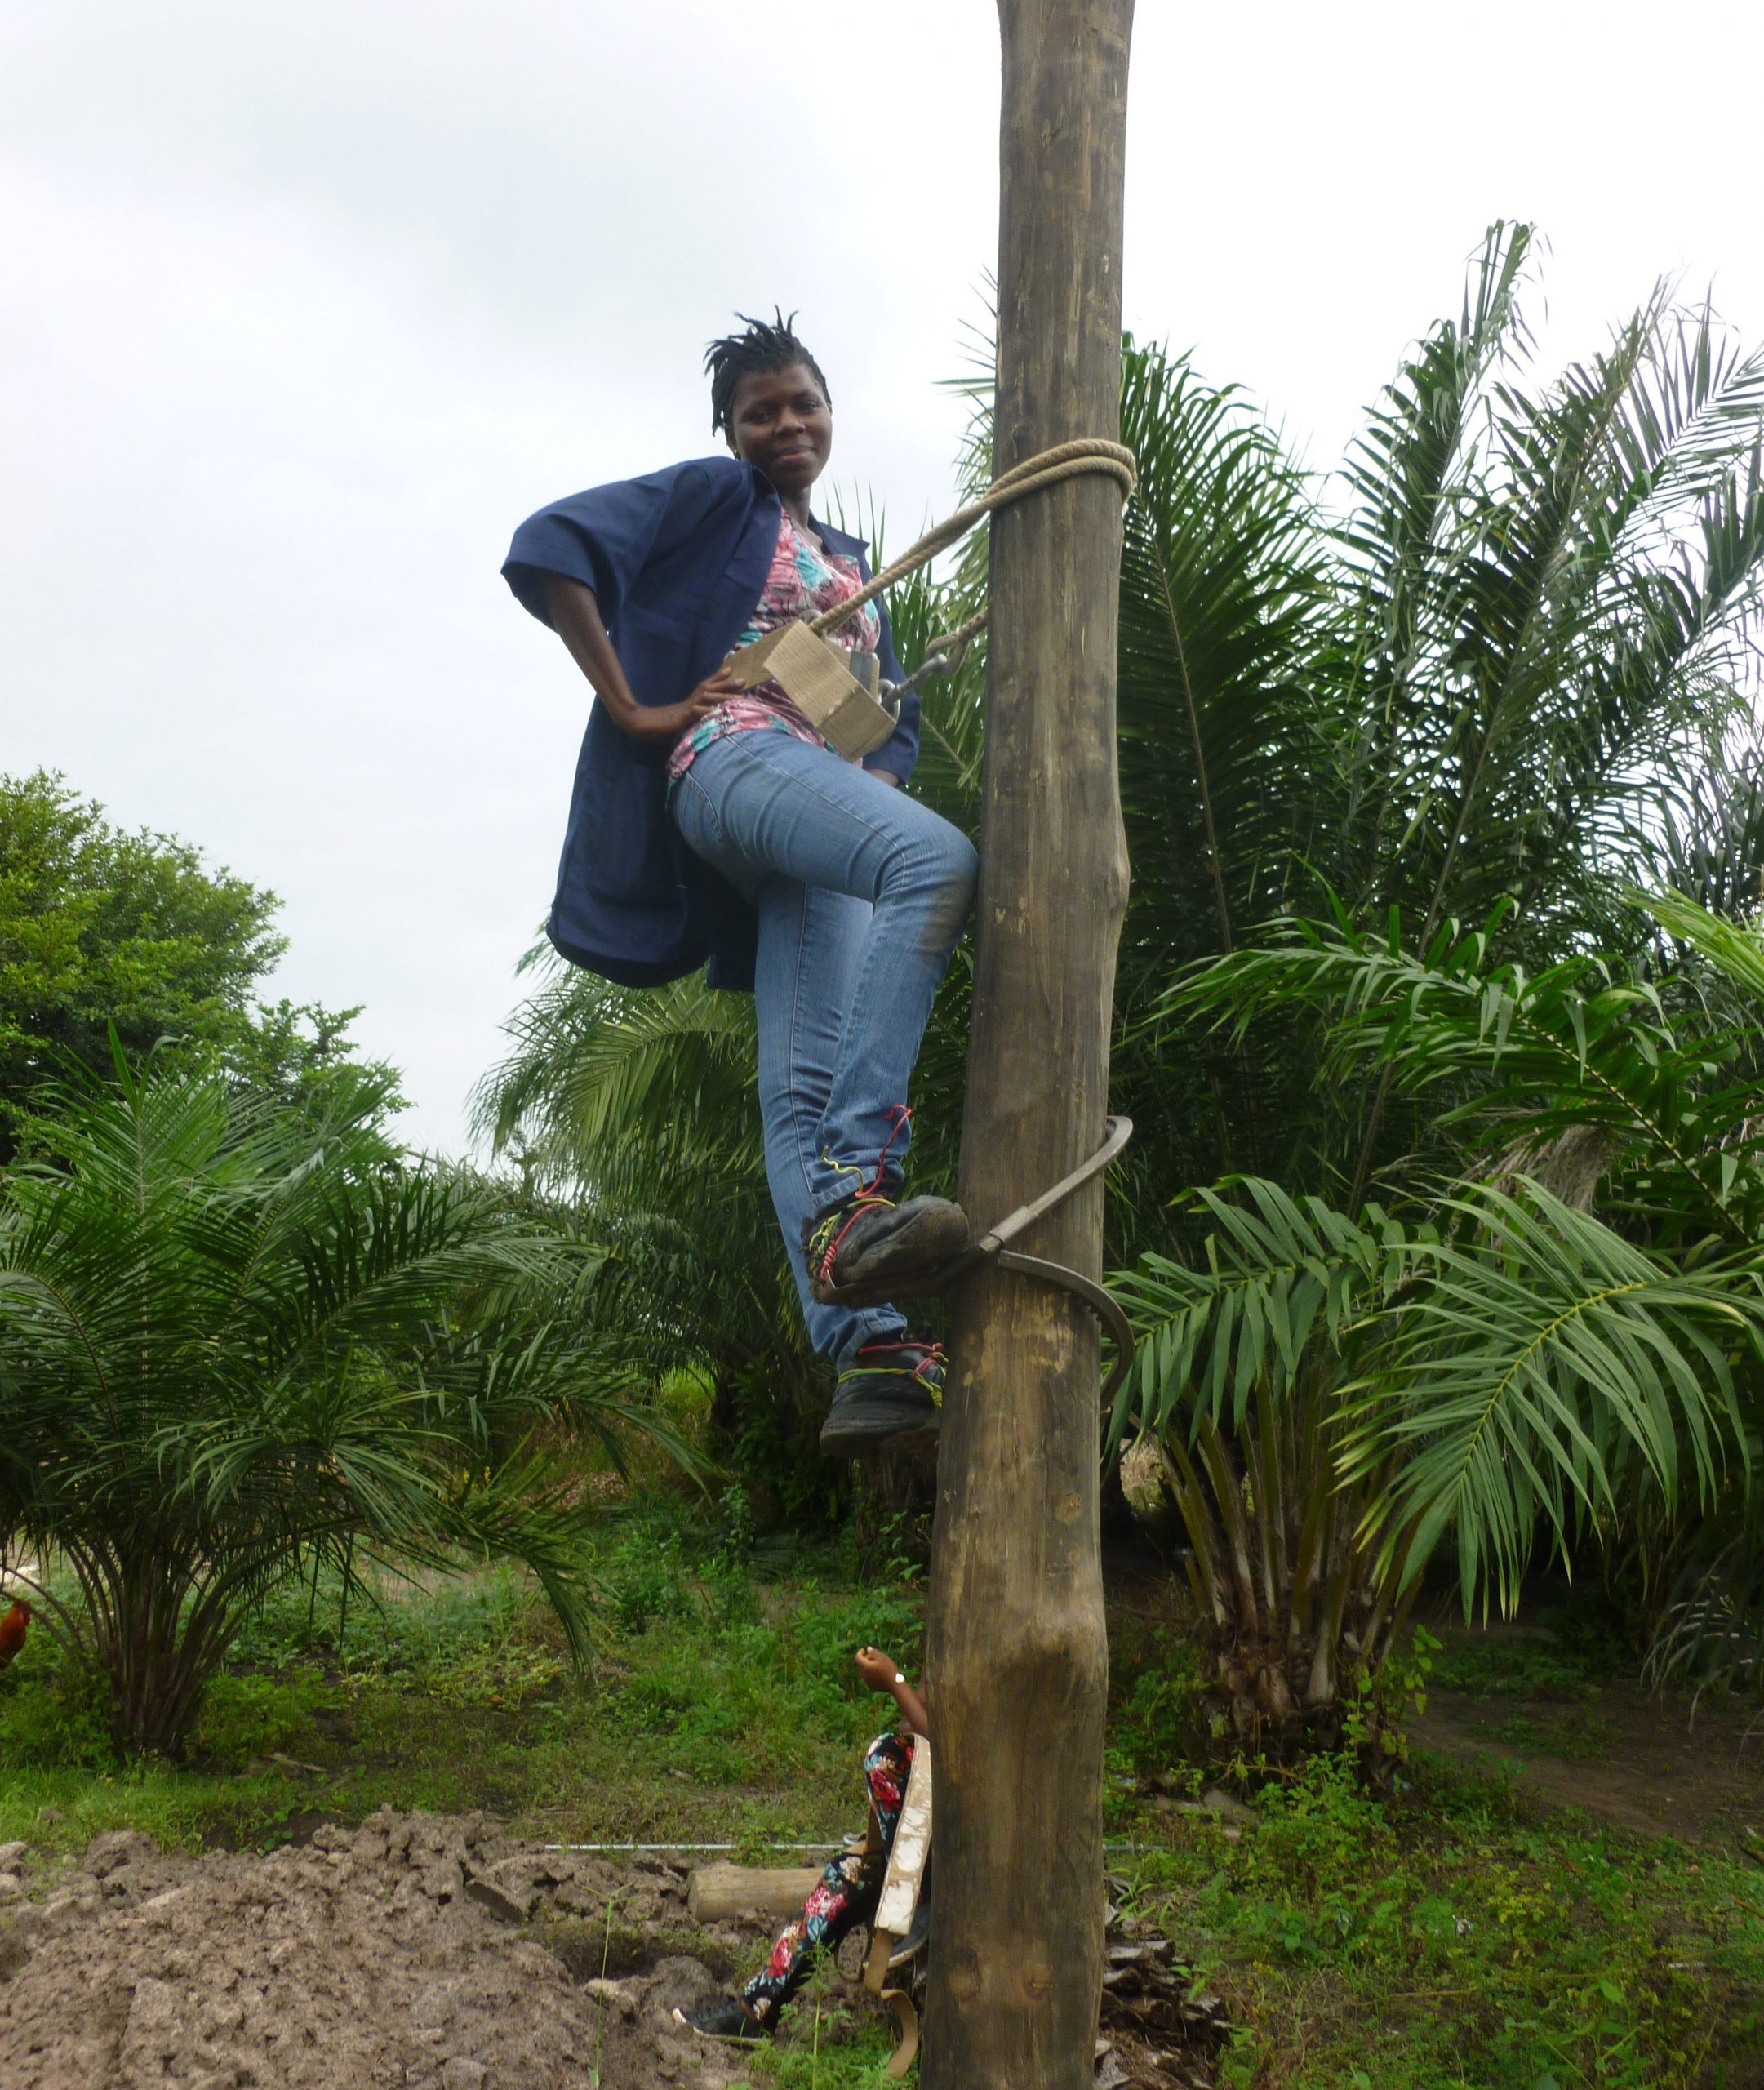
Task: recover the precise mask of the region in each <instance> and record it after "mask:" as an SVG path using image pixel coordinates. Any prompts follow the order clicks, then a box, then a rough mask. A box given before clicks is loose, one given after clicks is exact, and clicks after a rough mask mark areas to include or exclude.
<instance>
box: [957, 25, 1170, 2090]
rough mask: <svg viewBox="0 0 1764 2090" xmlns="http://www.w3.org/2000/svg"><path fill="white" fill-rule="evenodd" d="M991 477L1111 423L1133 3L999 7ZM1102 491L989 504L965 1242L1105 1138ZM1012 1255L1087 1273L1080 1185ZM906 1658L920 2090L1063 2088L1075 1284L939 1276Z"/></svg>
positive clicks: (1078, 1976) (1117, 527)
mask: <svg viewBox="0 0 1764 2090" xmlns="http://www.w3.org/2000/svg"><path fill="white" fill-rule="evenodd" d="M998 12H999V22H1000V27H1001V30H1002V41H1003V47H1004V92H1003V104H1002V119H1001V124H1000V140H999V161H1000V202H999V233H998V405H997V419H996V422H995V425H994V437H993V442H994V447H993V469H994V474H995V475H996V474H998V473H1000V472H1003V471H1005V470H1007V469H1009V468H1010V467H1011V465H1016V464H1019V463H1020V462H1022V461H1023V460H1024V459H1025V458H1028V457H1029V456H1033V455H1034V454H1035V453H1036V452H1037V451H1041V450H1043V449H1046V448H1047V447H1050V446H1051V445H1052V444H1054V443H1057V442H1065V441H1068V440H1069V439H1071V438H1076V437H1080V436H1103V437H1109V438H1113V437H1114V436H1115V435H1116V434H1117V431H1118V429H1119V424H1120V396H1121V233H1122V186H1123V162H1124V158H1125V149H1126V91H1127V47H1128V41H1129V38H1130V35H1131V29H1132V20H1133V0H999V9H998ZM1120 518H1121V491H1120V488H1119V487H1117V485H1116V484H1115V483H1114V482H1113V481H1112V480H1110V479H1108V478H1103V477H1100V476H1095V475H1093V476H1091V477H1087V478H1074V479H1071V480H1069V481H1067V482H1065V483H1064V484H1063V485H1060V486H1058V487H1054V488H1052V489H1051V491H1048V492H1046V493H1041V494H1038V495H1035V496H1033V497H1032V498H1030V499H1029V500H1024V501H1022V502H1020V503H1019V504H1018V505H1016V506H1015V507H1012V508H1010V509H1006V510H1005V511H1004V512H1003V513H1002V514H998V515H996V516H994V518H993V522H992V526H991V527H992V555H991V556H992V563H991V627H990V637H989V672H988V687H987V700H986V764H985V783H984V816H983V834H982V852H981V853H982V863H983V868H982V870H981V874H980V906H979V917H978V928H977V946H976V958H975V985H974V1004H973V1027H972V1038H971V1047H970V1051H969V1058H968V1087H967V1109H966V1118H965V1120H964V1123H963V1128H962V1202H963V1203H964V1204H965V1205H966V1208H967V1211H968V1213H969V1216H970V1217H971V1219H972V1221H973V1222H974V1225H975V1232H976V1233H978V1232H980V1230H982V1229H984V1228H985V1227H987V1226H989V1225H992V1224H993V1222H994V1221H997V1220H999V1219H1001V1218H1002V1217H1003V1216H1004V1215H1005V1214H1006V1212H1010V1211H1011V1209H1012V1208H1013V1207H1015V1206H1017V1205H1019V1204H1021V1203H1025V1202H1027V1201H1028V1200H1029V1198H1033V1197H1034V1196H1036V1195H1037V1194H1038V1193H1039V1192H1041V1191H1042V1190H1046V1188H1047V1187H1048V1186H1049V1185H1051V1184H1053V1183H1054V1182H1055V1181H1058V1180H1059V1179H1060V1177H1061V1176H1064V1175H1065V1174H1066V1173H1067V1172H1069V1171H1070V1170H1071V1169H1073V1168H1074V1167H1077V1166H1078V1163H1080V1162H1081V1161H1082V1160H1084V1159H1085V1158H1086V1157H1087V1156H1089V1155H1090V1154H1094V1153H1095V1150H1096V1149H1097V1148H1098V1147H1099V1146H1100V1145H1101V1144H1102V1140H1103V1119H1104V1113H1105V1105H1106V1102H1107V1096H1108V1086H1109V1015H1110V1007H1111V1003H1112V999H1113V989H1114V972H1115V950H1116V945H1117V942H1118V940H1119V936H1120V931H1121V922H1122V915H1123V914H1124V913H1125V911H1126V894H1127V860H1126V842H1125V838H1124V837H1123V834H1122V825H1121V803H1120V794H1119V790H1118V787H1117V777H1116V767H1115V617H1116V602H1117V592H1118V587H1119V580H1120V559H1121V519H1120ZM1023 1246H1024V1247H1026V1248H1028V1249H1029V1250H1030V1251H1031V1252H1033V1253H1034V1254H1036V1255H1038V1256H1044V1257H1047V1258H1049V1259H1051V1260H1053V1261H1059V1262H1062V1263H1065V1264H1068V1265H1070V1266H1071V1267H1073V1268H1074V1269H1076V1270H1082V1271H1083V1272H1085V1273H1086V1274H1088V1275H1090V1276H1092V1277H1095V1276H1098V1275H1100V1270H1101V1263H1102V1186H1101V1184H1100V1181H1099V1182H1095V1183H1092V1184H1091V1185H1087V1186H1086V1188H1085V1189H1084V1190H1082V1191H1080V1192H1079V1193H1078V1194H1077V1195H1076V1196H1075V1197H1073V1198H1070V1199H1069V1200H1068V1201H1067V1202H1066V1203H1064V1204H1063V1205H1061V1206H1060V1207H1056V1209H1055V1211H1053V1212H1051V1213H1050V1214H1049V1215H1048V1216H1047V1217H1046V1219H1045V1220H1043V1221H1041V1222H1040V1223H1039V1224H1038V1226H1037V1227H1036V1229H1035V1230H1034V1232H1033V1234H1030V1235H1029V1236H1028V1237H1027V1238H1025V1240H1024V1243H1023ZM951 1351H952V1357H953V1370H952V1373H951V1380H950V1385H949V1394H948V1396H947V1398H946V1400H945V1403H944V1428H943V1439H942V1445H941V1448H940V1453H939V1464H938V1505H937V1530H936V1538H935V1549H934V1553H933V1559H932V1564H931V1608H930V1619H929V1625H928V1636H927V1637H928V1646H927V1674H928V1676H929V1679H930V1684H931V1694H932V1695H931V1705H932V1720H933V1724H934V1727H935V1735H934V1740H935V1744H936V1752H937V1753H936V1769H937V1785H936V1848H935V1857H934V1860H933V1863H934V1865H935V1874H936V1879H935V1886H934V1888H933V1890H932V1915H931V1993H930V2002H929V2009H928V2016H927V2020H926V2039H925V2049H924V2055H925V2057H924V2061H923V2063H922V2069H923V2081H924V2085H925V2090H1082V2086H1085V2085H1087V2084H1088V2083H1090V2082H1091V2079H1092V2074H1093V2067H1092V2059H1091V2056H1092V2048H1093V2042H1094V2039H1095V2030H1096V2012H1097V2003H1098V1999H1099V1996H1100V1992H1101V1981H1102V1959H1103V1877H1102V1874H1103V1864H1102V1754H1103V1722H1104V1713H1105V1711H1106V1705H1107V1691H1108V1643H1107V1636H1106V1631H1105V1628H1104V1620H1103V1594H1102V1574H1101V1567H1100V1559H1099V1544H1100V1539H1099V1529H1098V1517H1097V1465H1098V1456H1099V1448H1100V1447H1099V1415H1098V1355H1097V1338H1096V1334H1095V1327H1094V1325H1093V1323H1091V1320H1090V1319H1089V1318H1088V1316H1087V1315H1086V1313H1085V1311H1084V1310H1083V1308H1082V1307H1081V1306H1080V1305H1078V1303H1077V1301H1075V1300H1073V1298H1071V1297H1070V1296H1069V1295H1068V1294H1066V1293H1064V1292H1059V1291H1055V1290H1054V1289H1053V1288H1052V1287H1048V1286H1046V1285H1043V1284H1040V1283H1036V1282H1035V1281H1033V1280H1032V1279H1029V1278H1024V1277H1020V1276H1013V1275H1011V1274H1008V1273H1006V1272H1001V1271H998V1270H992V1271H989V1272H987V1273H985V1274H982V1275H980V1276H977V1277H975V1278H971V1279H970V1280H969V1281H968V1282H967V1283H966V1284H965V1285H964V1286H963V1287H962V1291H961V1292H960V1293H959V1294H958V1298H957V1302H956V1312H955V1319H954V1325H953V1336H952V1342H951Z"/></svg>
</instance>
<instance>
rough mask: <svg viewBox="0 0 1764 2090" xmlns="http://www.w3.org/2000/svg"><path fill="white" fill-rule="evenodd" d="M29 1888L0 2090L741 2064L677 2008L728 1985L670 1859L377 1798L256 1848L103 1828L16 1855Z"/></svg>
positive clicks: (746, 1940)
mask: <svg viewBox="0 0 1764 2090" xmlns="http://www.w3.org/2000/svg"><path fill="white" fill-rule="evenodd" d="M20 1861H21V1857H15V1858H14V1862H15V1863H17V1862H20ZM24 1887H25V1891H26V1892H27V1893H28V1894H29V1895H30V1896H31V1897H32V1898H29V1899H24V1898H16V1899H13V1900H11V1901H8V1902H7V1903H5V1904H4V1905H0V2083H3V2084H4V2085H5V2086H6V2090H149V2086H153V2087H154V2090H157V2087H158V2086H160V2085H164V2084H171V2083H176V2084H178V2085H180V2086H184V2090H307V2086H311V2090H321V2086H322V2090H370V2086H379V2085H381V2084H399V2085H407V2084H408V2085H415V2086H422V2090H565V2086H570V2090H580V2086H584V2085H587V2084H589V2083H594V2082H595V2081H596V2080H597V2076H596V2074H595V2073H594V2072H595V2071H598V2083H599V2085H600V2086H601V2090H651V2086H654V2085H657V2084H668V2083H673V2082H675V2081H677V2080H683V2079H687V2078H690V2079H691V2082H692V2083H695V2084H702V2085H704V2090H726V2086H727V2085H729V2084H731V2083H735V2082H737V2081H740V2080H741V2079H743V2078H744V2066H743V2059H744V2057H741V2056H740V2054H739V2053H738V2052H735V2051H732V2050H731V2049H728V2048H720V2047H714V2046H707V2045H705V2044H704V2043H703V2042H701V2041H700V2040H698V2039H695V2037H694V2036H693V2035H692V2034H690V2033H682V2030H681V2028H680V2027H678V2026H676V2025H674V2024H673V2022H672V2012H673V2009H674V2008H675V2007H676V2006H677V2005H678V2006H680V2007H682V2008H699V2007H700V2006H701V2005H702V2004H703V2003H705V2002H708V2001H709V2000H711V1999H713V1998H715V1997H716V1996H718V1995H722V1994H727V1993H728V1986H727V1984H726V1981H719V1980H718V1978H717V1977H716V1976H715V1975H713V1972H711V1969H710V1967H709V1966H708V1965H707V1964H706V1963H704V1959H701V1958H700V1957H697V1956H695V1955H694V1954H691V1953H690V1952H687V1951H685V1950H680V1949H679V1945H678V1939H679V1938H680V1937H682V1936H685V1937H687V1938H688V1940H689V1941H690V1938H691V1933H690V1932H689V1931H688V1928H687V1918H686V1883H685V1879H684V1876H683V1874H680V1873H679V1872H678V1871H676V1870H673V1868H671V1867H669V1866H667V1865H660V1864H658V1865H654V1866H653V1867H651V1868H650V1869H648V1870H635V1871H620V1870H615V1869H614V1868H613V1867H612V1866H611V1865H607V1864H604V1863H602V1861H598V1860H597V1859H595V1858H593V1857H586V1856H581V1855H576V1854H570V1853H557V1854H547V1853H544V1852H535V1851H534V1850H533V1849H532V1848H531V1847H522V1846H520V1845H518V1844H515V1843H511V1842H509V1841H508V1840H507V1839H504V1837H503V1836H502V1834H500V1831H499V1830H498V1829H497V1828H496V1826H495V1824H494V1823H492V1822H491V1821H489V1820H487V1818H486V1817H482V1816H468V1817H453V1818H447V1817H433V1816H423V1815H398V1814H393V1813H392V1812H389V1811H385V1812H380V1813H379V1814H377V1815H374V1816H372V1817H370V1818H369V1819H368V1820H367V1821H366V1822H365V1823H363V1824H362V1826H361V1828H359V1829H358V1830H345V1829H339V1828H329V1829H321V1830H319V1831H318V1834H316V1835H315V1836H314V1838H313V1841H312V1842H311V1843H309V1844H308V1845H305V1846H303V1847H300V1848H293V1847H290V1848H287V1849H283V1850H279V1851H276V1852H273V1853H271V1854H270V1855H269V1856H267V1857H264V1856H260V1855H246V1854H238V1855H234V1854H224V1853H222V1854H216V1855H213V1856H210V1857H202V1858H196V1859H190V1858H176V1857H165V1856H163V1855H162V1854H161V1853H160V1852H158V1850H157V1849H156V1848H155V1847H154V1846H153V1843H151V1842H150V1841H149V1839H147V1838H146V1837H144V1836H140V1835H135V1834H127V1833H120V1834H113V1835H108V1836H101V1837H100V1838H99V1839H98V1840H97V1841H96V1843H93V1844H92V1846H91V1848H90V1849H89V1850H88V1851H87V1853H86V1855H85V1857H84V1858H83V1859H82V1861H80V1863H79V1865H78V1868H77V1869H74V1870H66V1869H64V1870H60V1872H51V1871H48V1870H43V1869H38V1868H32V1867H29V1866H27V1868H26V1874H25V1879H24ZM46 1888H47V1895H46V1897H45V1898H41V1899H38V1898H36V1897H38V1896H41V1895H43V1894H44V1890H45V1889H46ZM535 1925H536V1926H537V1928H534V1927H533V1926H535ZM757 1935H758V1932H754V1933H753V1936H757ZM700 1936H701V1937H702V1938H703V1940H704V1949H705V1950H706V1951H707V1956H708V1957H709V1959H712V1960H713V1961H715V1962H718V1963H720V1964H722V1966H723V1968H724V1971H725V1972H726V1971H727V1968H728V1967H729V1966H730V1965H731V1964H733V1963H735V1962H736V1961H737V1960H744V1959H749V1958H751V1956H752V1952H753V1937H750V1936H749V1933H748V1932H746V1931H744V1930H743V1929H741V1928H739V1927H737V1928H733V1929H731V1930H729V1931H728V1932H726V1934H724V1933H722V1932H704V1933H701V1934H700ZM542 1938H545V1939H549V1940H550V1941H553V1942H556V1943H557V1944H558V1945H560V1947H561V1948H562V1950H561V1951H554V1950H551V1949H549V1944H548V1943H547V1942H541V1939H542ZM633 1941H638V1942H637V1943H635V1944H633ZM596 1947H598V1948H599V1949H598V1951H597V1950H595V1948H596ZM571 1962H574V1963H575V1973H574V1974H572V1972H571ZM584 1962H589V1963H592V1966H593V1969H594V1971H593V1972H592V1973H590V1972H589V1971H588V1966H587V1964H584ZM602 1969H605V1970H606V1971H605V1972H602V1971H601V1970H602Z"/></svg>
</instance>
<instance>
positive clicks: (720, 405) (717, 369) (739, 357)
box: [704, 305, 833, 435]
mask: <svg viewBox="0 0 1764 2090" xmlns="http://www.w3.org/2000/svg"><path fill="white" fill-rule="evenodd" d="M735 318H737V319H739V320H740V322H742V324H743V325H744V327H746V329H747V331H746V332H745V333H744V334H725V335H724V336H723V337H722V340H720V341H713V342H711V344H710V345H709V347H708V348H706V349H705V351H704V371H705V374H706V376H709V379H710V432H711V434H713V435H715V434H717V432H718V429H726V428H727V427H728V426H729V421H730V416H731V414H732V413H733V412H734V411H735V387H736V386H737V385H739V384H740V382H741V380H742V379H743V378H744V377H745V376H749V373H750V372H752V371H762V370H789V368H790V367H791V366H792V365H793V364H794V363H801V364H802V365H803V367H805V368H806V369H808V370H811V371H813V372H814V374H815V383H816V384H817V385H820V389H821V396H822V398H824V399H825V400H826V402H827V403H828V404H829V406H831V405H832V403H833V394H832V392H831V391H830V390H829V387H828V384H827V380H826V378H825V376H824V375H823V374H822V371H821V367H820V364H819V363H818V362H815V358H814V357H813V356H811V354H809V352H808V350H807V349H805V348H804V347H803V345H802V343H801V342H800V341H799V340H798V339H797V337H796V336H795V334H794V333H793V331H791V330H792V328H793V327H794V326H795V324H796V314H794V313H792V314H791V315H790V317H789V318H788V319H786V318H784V314H783V312H782V310H781V309H780V308H779V307H778V306H777V305H774V306H773V307H772V318H771V320H770V321H769V322H768V321H766V320H764V319H749V318H748V316H747V314H745V313H744V312H738V313H736V314H735Z"/></svg>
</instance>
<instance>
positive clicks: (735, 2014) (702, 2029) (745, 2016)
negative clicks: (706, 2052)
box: [673, 1996, 766, 2039]
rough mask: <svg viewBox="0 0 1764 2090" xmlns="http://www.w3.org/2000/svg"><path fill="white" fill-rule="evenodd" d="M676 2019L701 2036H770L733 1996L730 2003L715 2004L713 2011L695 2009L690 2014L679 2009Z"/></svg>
mask: <svg viewBox="0 0 1764 2090" xmlns="http://www.w3.org/2000/svg"><path fill="white" fill-rule="evenodd" d="M673 2021H674V2023H675V2024H676V2025H685V2026H689V2027H690V2028H691V2030H693V2031H695V2032H696V2033H697V2034H698V2035H699V2037H700V2039H764V2038H765V2037H766V2027H765V2026H763V2025H762V2024H761V2023H760V2021H759V2020H758V2018H757V2017H754V2016H753V2013H752V2012H750V2011H749V2009H748V2008H747V2006H746V2004H745V2003H743V2002H742V2001H741V2000H740V1998H739V1997H737V1996H731V1997H730V1999H729V2000H728V2001H727V2002H726V2003H713V2004H712V2005H711V2007H710V2008H709V2010H695V2011H694V2012H692V2014H691V2017H688V2016H687V2015H686V2012H684V2011H683V2010H677V2011H675V2012H674V2013H673Z"/></svg>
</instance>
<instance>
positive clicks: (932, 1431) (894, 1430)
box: [820, 1400, 943, 1459]
mask: <svg viewBox="0 0 1764 2090" xmlns="http://www.w3.org/2000/svg"><path fill="white" fill-rule="evenodd" d="M842 1408H849V1409H850V1410H851V1412H850V1413H842V1412H841V1409H842ZM942 1419H943V1418H942V1416H941V1415H940V1412H939V1411H938V1410H937V1409H936V1408H935V1407H931V1405H930V1404H929V1403H927V1404H926V1405H925V1406H924V1407H921V1406H920V1405H919V1404H918V1403H917V1402H914V1401H889V1402H886V1403H884V1402H882V1401H880V1400H876V1401H865V1400H853V1401H850V1402H844V1403H840V1405H839V1406H838V1407H835V1408H834V1409H833V1412H832V1414H831V1415H829V1416H828V1418H827V1420H826V1421H824V1423H823V1424H822V1425H821V1432H820V1450H821V1456H822V1457H823V1458H827V1459H861V1458H864V1457H866V1456H868V1455H869V1453H870V1452H880V1451H882V1450H884V1449H886V1447H889V1446H891V1445H897V1444H900V1445H904V1444H905V1443H907V1442H908V1440H909V1439H913V1438H922V1439H924V1440H925V1441H926V1443H932V1442H935V1439H936V1435H937V1428H938V1425H939V1423H940V1421H942Z"/></svg>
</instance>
